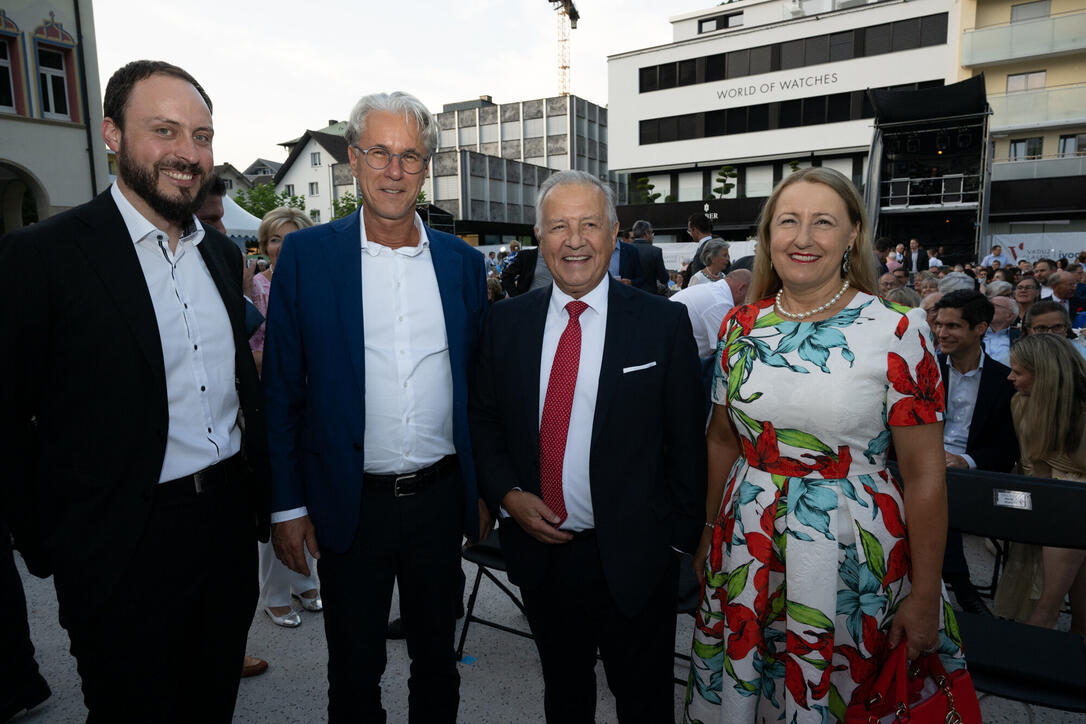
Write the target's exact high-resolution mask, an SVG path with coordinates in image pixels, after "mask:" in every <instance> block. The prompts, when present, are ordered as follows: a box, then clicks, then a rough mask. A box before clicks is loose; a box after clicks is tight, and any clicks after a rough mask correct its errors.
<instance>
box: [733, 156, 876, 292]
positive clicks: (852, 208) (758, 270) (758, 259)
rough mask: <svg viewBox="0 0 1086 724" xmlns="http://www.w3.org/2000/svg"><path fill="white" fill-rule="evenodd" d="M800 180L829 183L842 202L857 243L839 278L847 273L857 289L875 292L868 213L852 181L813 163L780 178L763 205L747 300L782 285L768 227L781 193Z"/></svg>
mask: <svg viewBox="0 0 1086 724" xmlns="http://www.w3.org/2000/svg"><path fill="white" fill-rule="evenodd" d="M800 181H806V182H807V183H814V184H823V185H824V186H829V187H830V188H831V189H833V190H834V191H835V192H837V195H838V196H839V197H841V200H842V201H843V202H844V203H845V208H846V209H847V210H848V218H849V221H850V222H851V223H852V224H853V225H855V226H856V227H857V234H856V242H855V243H854V244H853V245H852V251H851V252H849V271H848V274H847V275H846V274H844V273H843V272H842V277H845V276H847V277H848V280H849V283H850V284H851V285H852V286H854V287H856V288H857V289H859V290H860V291H864V292H867V293H868V294H874V292H875V250H874V247H873V246H872V245H871V230H870V229H869V228H868V225H867V213H866V212H865V211H864V203H863V200H862V199H861V198H860V194H859V193H858V192H857V191H856V187H855V186H853V185H852V182H851V181H849V180H848V179H847V178H845V176H844V175H843V174H841V173H840V172H839V171H834V170H833V169H832V168H826V167H825V166H812V167H810V168H805V169H802V170H800V171H796V172H795V173H793V174H792V175H791V176H786V177H785V178H783V179H782V180H781V182H780V183H779V184H777V187H776V188H775V189H773V193H772V194H771V195H770V196H769V198H768V199H767V200H766V202H765V206H763V207H762V213H761V214H760V215H759V216H758V246H757V247H756V248H755V250H754V277H753V278H752V279H751V282H750V292H749V293H748V294H747V299H748V300H749V301H751V302H756V301H758V300H760V299H764V298H766V297H768V296H771V295H773V294H776V293H777V290H778V289H780V288H781V278H780V277H779V276H778V275H777V270H776V269H774V268H773V260H772V257H771V256H770V252H769V236H770V233H769V228H770V226H771V224H772V222H773V214H774V213H775V212H776V208H777V201H778V200H779V199H780V196H781V193H782V192H783V191H784V190H785V189H786V188H788V187H789V186H791V185H792V184H795V183H799V182H800Z"/></svg>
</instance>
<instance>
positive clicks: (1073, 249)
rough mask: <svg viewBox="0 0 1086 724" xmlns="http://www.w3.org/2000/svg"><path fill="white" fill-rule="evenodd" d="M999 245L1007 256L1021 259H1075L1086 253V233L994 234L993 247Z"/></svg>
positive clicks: (1016, 259)
mask: <svg viewBox="0 0 1086 724" xmlns="http://www.w3.org/2000/svg"><path fill="white" fill-rule="evenodd" d="M996 244H999V245H1000V246H1002V247H1003V251H1004V253H1005V254H1009V255H1010V257H1011V259H1013V260H1014V261H1015V262H1017V261H1018V260H1019V259H1026V260H1027V261H1031V262H1032V261H1037V260H1038V259H1041V258H1048V259H1059V258H1060V257H1074V256H1075V255H1076V254H1078V253H1079V252H1080V251H1086V232H1083V231H1067V232H1064V233H1062V234H992V246H995V245H996Z"/></svg>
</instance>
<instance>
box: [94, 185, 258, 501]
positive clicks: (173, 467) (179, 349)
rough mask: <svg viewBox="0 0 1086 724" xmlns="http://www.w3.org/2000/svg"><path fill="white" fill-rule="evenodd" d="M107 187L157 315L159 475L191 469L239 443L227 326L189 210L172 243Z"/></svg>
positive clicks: (198, 230)
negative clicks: (161, 423) (162, 436)
mask: <svg viewBox="0 0 1086 724" xmlns="http://www.w3.org/2000/svg"><path fill="white" fill-rule="evenodd" d="M110 192H111V194H112V196H113V201H114V203H116V204H117V209H118V210H119V211H120V212H121V218H123V219H124V223H125V226H126V227H127V228H128V233H129V235H130V236H131V237H132V243H133V244H134V245H135V248H136V257H137V258H138V259H139V263H140V268H141V269H142V270H143V278H144V281H145V282H146V283H147V291H149V292H150V294H151V304H152V305H153V306H154V310H155V320H156V321H157V323H158V335H159V339H160V342H161V344H162V361H163V363H164V367H165V370H166V399H167V404H168V406H169V428H168V432H167V435H166V455H165V457H163V459H162V470H161V472H160V473H159V477H158V481H159V482H160V483H163V482H166V481H168V480H176V479H177V478H183V477H185V476H186V475H191V474H193V473H195V472H199V471H200V470H203V469H204V468H206V467H209V466H211V465H214V464H215V463H217V462H219V461H220V460H225V459H227V458H229V457H231V456H232V455H235V454H236V453H237V452H238V451H240V450H241V429H240V428H239V427H238V424H237V421H238V392H237V388H236V387H235V382H234V373H235V370H234V333H233V330H232V329H231V328H230V317H229V315H228V314H227V313H226V306H225V305H224V304H223V300H222V296H221V295H220V294H219V290H218V288H217V287H216V286H215V281H214V280H213V279H212V278H211V273H210V272H209V271H208V270H207V265H206V264H204V259H203V257H202V256H201V255H200V251H199V249H197V248H196V246H197V244H199V243H200V242H201V241H202V240H203V238H204V227H203V226H201V225H200V222H199V221H198V220H197V219H196V217H195V216H194V217H192V226H190V227H187V228H186V229H185V230H184V236H182V237H181V239H180V240H179V241H178V242H177V249H176V251H173V252H171V251H170V243H169V242H170V237H169V235H168V234H167V233H166V232H165V231H162V230H161V229H157V228H155V226H154V224H152V223H151V222H150V221H148V220H147V219H145V218H144V217H143V216H142V215H141V214H140V212H138V211H137V210H136V207H134V206H133V205H132V204H131V202H129V200H128V199H127V198H125V196H124V194H123V193H121V190H120V189H119V188H118V187H117V185H116V184H114V185H113V186H112V188H111V189H110Z"/></svg>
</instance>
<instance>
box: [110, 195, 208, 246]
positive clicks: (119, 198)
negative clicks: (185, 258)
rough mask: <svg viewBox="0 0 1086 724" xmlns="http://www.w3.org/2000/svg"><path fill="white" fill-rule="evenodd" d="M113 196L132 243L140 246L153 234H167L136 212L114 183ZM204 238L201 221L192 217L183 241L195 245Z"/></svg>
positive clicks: (182, 231)
mask: <svg viewBox="0 0 1086 724" xmlns="http://www.w3.org/2000/svg"><path fill="white" fill-rule="evenodd" d="M109 192H110V195H111V196H113V203H115V204H117V210H118V211H120V212H121V218H122V219H124V225H125V227H126V228H127V229H128V235H129V236H131V237H132V243H133V244H138V243H139V242H140V241H142V240H144V239H146V238H147V237H148V236H149V235H150V234H152V233H155V232H157V233H160V234H165V233H166V232H165V231H163V230H162V229H159V228H158V227H157V226H155V225H154V224H152V223H151V222H150V221H149V220H148V219H147V218H146V217H144V215H143V214H141V213H140V212H139V211H137V210H136V207H135V206H133V205H132V202H131V201H129V200H128V197H127V196H125V195H124V193H122V192H121V189H120V188H119V187H118V186H117V184H116V183H114V184H113V185H112V186H111V187H110V189H109ZM203 238H204V227H203V224H201V223H200V220H199V219H197V218H196V217H195V216H193V217H192V225H191V226H186V227H185V228H184V229H182V230H181V241H191V242H192V244H193V245H196V244H199V243H200V242H201V241H203Z"/></svg>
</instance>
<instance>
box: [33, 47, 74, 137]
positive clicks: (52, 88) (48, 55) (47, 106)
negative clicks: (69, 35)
mask: <svg viewBox="0 0 1086 724" xmlns="http://www.w3.org/2000/svg"><path fill="white" fill-rule="evenodd" d="M38 83H39V89H40V91H41V110H42V115H43V116H44V117H45V118H55V119H57V120H64V121H68V120H71V116H70V114H69V112H68V75H67V72H66V68H65V63H64V53H62V52H60V51H59V50H54V49H52V48H48V47H41V48H38Z"/></svg>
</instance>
